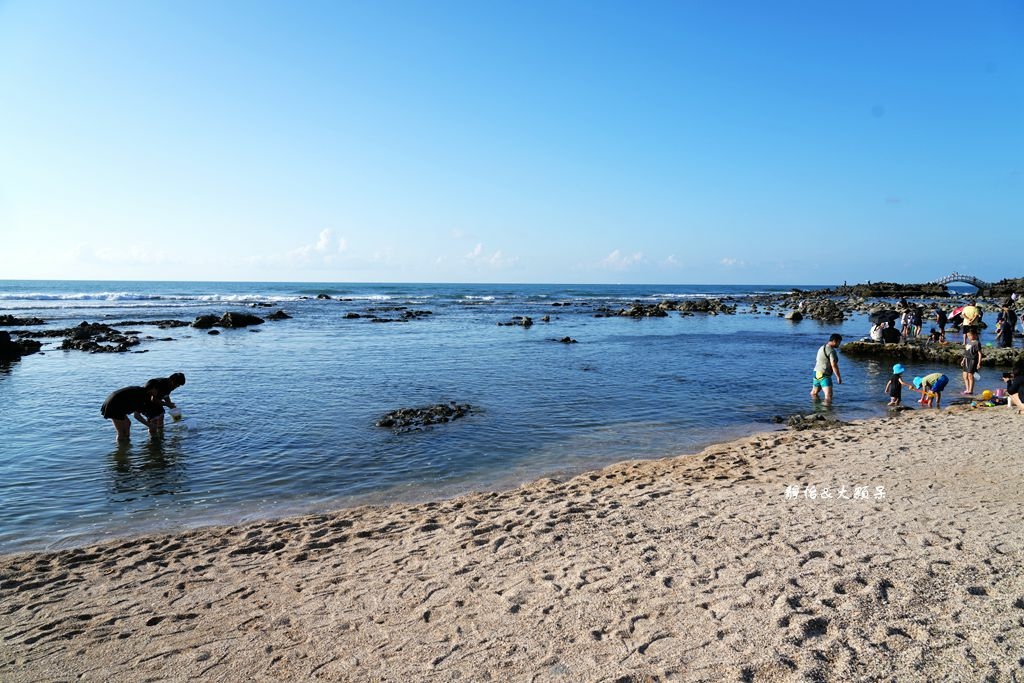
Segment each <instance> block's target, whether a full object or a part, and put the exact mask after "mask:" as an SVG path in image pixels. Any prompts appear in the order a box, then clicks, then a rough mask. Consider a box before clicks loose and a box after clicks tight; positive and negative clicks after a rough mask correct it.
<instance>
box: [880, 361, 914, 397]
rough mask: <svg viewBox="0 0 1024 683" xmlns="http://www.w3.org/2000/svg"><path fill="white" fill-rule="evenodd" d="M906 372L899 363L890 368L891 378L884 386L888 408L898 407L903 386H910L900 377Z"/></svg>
mask: <svg viewBox="0 0 1024 683" xmlns="http://www.w3.org/2000/svg"><path fill="white" fill-rule="evenodd" d="M906 370H907V369H906V368H905V367H903V366H902V365H901V364H899V363H897V364H896V365H894V366H892V377H890V378H889V383H888V384H886V385H885V393H886V394H888V395H889V407H893V406H898V405H899V404H900V402H901V401H902V400H903V385H905V384H906V386H907V387H909V386H910V385H909V384H907V383H906V382H904V381H903V377H902V375H903V373H904V372H906Z"/></svg>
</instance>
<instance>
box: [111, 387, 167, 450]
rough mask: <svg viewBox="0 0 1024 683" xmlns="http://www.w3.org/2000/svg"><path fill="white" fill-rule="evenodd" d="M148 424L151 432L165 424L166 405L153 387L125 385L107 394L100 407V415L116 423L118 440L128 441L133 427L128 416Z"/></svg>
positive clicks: (154, 432) (153, 432) (155, 431)
mask: <svg viewBox="0 0 1024 683" xmlns="http://www.w3.org/2000/svg"><path fill="white" fill-rule="evenodd" d="M131 414H134V416H135V419H136V420H138V421H139V422H141V423H142V424H144V425H146V427H148V428H149V432H150V433H151V434H156V433H157V431H158V430H159V429H160V427H161V426H163V415H164V407H163V405H162V404H161V403H160V399H158V398H157V396H156V392H155V391H154V390H153V389H147V388H145V387H124V388H123V389H118V390H117V391H115V392H113V393H112V394H110V396H107V400H106V401H104V402H103V406H102V407H101V408H100V415H102V416H103V417H105V418H106V419H108V420H110V421H111V422H113V423H114V429H116V430H117V440H118V441H127V440H128V439H129V434H130V432H131V428H132V421H131V420H129V419H128V416H129V415H131Z"/></svg>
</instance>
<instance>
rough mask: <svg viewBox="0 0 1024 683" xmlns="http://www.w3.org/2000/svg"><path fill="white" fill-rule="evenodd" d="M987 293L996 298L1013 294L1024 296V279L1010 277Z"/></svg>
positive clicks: (994, 285) (996, 284)
mask: <svg viewBox="0 0 1024 683" xmlns="http://www.w3.org/2000/svg"><path fill="white" fill-rule="evenodd" d="M986 293H987V294H988V295H989V296H994V297H1007V296H1011V295H1012V294H1022V295H1024V277H1008V278H1005V279H1003V280H1000V281H999V282H996V283H994V284H993V285H992V287H990V288H989V289H988V290H987V291H986ZM1021 303H1024V302H1021Z"/></svg>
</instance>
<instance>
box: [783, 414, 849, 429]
mask: <svg viewBox="0 0 1024 683" xmlns="http://www.w3.org/2000/svg"><path fill="white" fill-rule="evenodd" d="M848 424H849V422H843V421H841V420H840V419H839V418H837V417H836V416H835V415H833V414H832V413H812V414H810V415H791V416H790V417H789V419H788V420H786V425H787V426H788V427H789V428H790V429H793V430H796V431H798V432H802V431H803V430H805V429H836V428H838V427H845V426H846V425H848Z"/></svg>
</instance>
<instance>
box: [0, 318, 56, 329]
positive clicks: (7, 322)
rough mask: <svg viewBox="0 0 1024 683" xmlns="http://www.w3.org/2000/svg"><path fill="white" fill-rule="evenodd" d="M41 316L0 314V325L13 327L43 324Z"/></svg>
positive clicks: (44, 322)
mask: <svg viewBox="0 0 1024 683" xmlns="http://www.w3.org/2000/svg"><path fill="white" fill-rule="evenodd" d="M45 324H46V321H45V320H43V319H42V318H15V317H14V316H13V315H0V327H14V326H15V325H28V326H31V325H45Z"/></svg>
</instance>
